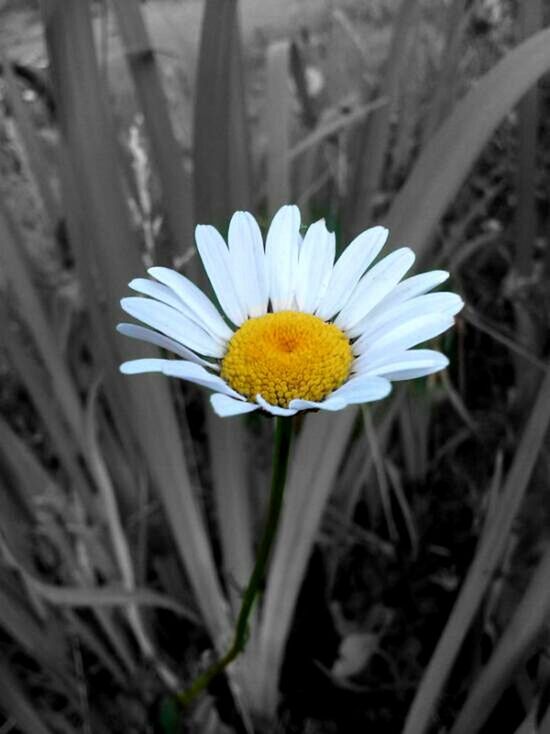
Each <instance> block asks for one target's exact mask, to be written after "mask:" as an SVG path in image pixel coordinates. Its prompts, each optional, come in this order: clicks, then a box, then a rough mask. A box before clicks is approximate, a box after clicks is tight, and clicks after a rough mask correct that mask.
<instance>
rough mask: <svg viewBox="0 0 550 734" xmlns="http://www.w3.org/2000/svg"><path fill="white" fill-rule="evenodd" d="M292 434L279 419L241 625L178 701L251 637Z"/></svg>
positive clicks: (185, 701)
mask: <svg viewBox="0 0 550 734" xmlns="http://www.w3.org/2000/svg"><path fill="white" fill-rule="evenodd" d="M291 436H292V420H291V419H290V418H276V419H275V445H274V448H273V474H272V479H271V494H270V497H269V509H268V513H267V521H266V525H265V529H264V533H263V536H262V539H261V541H260V547H259V548H258V555H257V557H256V563H255V565H254V570H253V571H252V575H251V577H250V580H249V582H248V586H247V587H246V590H245V592H244V595H243V600H242V604H241V609H240V611H239V616H238V617H237V624H236V625H235V634H234V637H233V642H232V644H231V647H230V648H229V650H228V651H227V652H226V653H225V655H223V657H221V658H219V660H217V661H216V662H215V663H213V664H212V665H211V666H210V667H209V668H207V669H206V670H205V671H204V673H202V674H201V675H199V677H198V678H196V679H195V681H194V682H193V683H192V684H191V686H190V687H189V688H187V689H186V690H185V691H182V692H181V693H179V694H178V700H179V701H180V703H181V704H182V705H183V706H188V705H189V704H190V703H191V702H192V701H193V700H194V699H195V698H196V697H197V696H198V695H199V693H201V691H203V690H204V689H205V688H206V687H207V686H208V685H209V684H210V682H211V681H212V680H213V679H214V678H215V677H216V676H217V675H219V674H220V673H221V672H222V671H223V670H224V669H225V668H226V667H227V666H228V665H229V664H230V663H232V662H233V660H235V658H236V657H237V656H238V655H240V653H241V652H242V651H243V650H244V648H245V645H246V641H247V638H248V619H249V617H250V613H251V612H252V608H253V606H254V602H255V600H256V597H257V596H258V593H259V591H260V588H261V586H262V583H263V580H264V577H265V573H266V567H267V562H268V560H269V554H270V552H271V548H272V546H273V541H274V539H275V535H276V533H277V526H278V524H279V517H280V515H281V508H282V506H283V494H284V489H285V481H286V471H287V466H288V456H289V449H290V440H291Z"/></svg>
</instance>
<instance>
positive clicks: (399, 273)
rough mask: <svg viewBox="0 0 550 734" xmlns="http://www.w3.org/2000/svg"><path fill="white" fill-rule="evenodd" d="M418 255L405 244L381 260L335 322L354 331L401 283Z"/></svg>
mask: <svg viewBox="0 0 550 734" xmlns="http://www.w3.org/2000/svg"><path fill="white" fill-rule="evenodd" d="M414 259H415V255H414V252H413V251H412V250H411V249H409V248H408V247H402V248H400V249H399V250H396V251H395V252H392V253H391V254H390V255H388V256H387V257H385V258H384V259H383V260H380V262H379V263H377V264H376V265H375V266H374V267H373V268H371V269H370V270H369V271H368V272H367V273H366V274H365V275H364V276H363V277H362V278H361V280H360V281H359V283H358V284H357V286H356V288H355V290H354V291H353V293H352V294H351V296H350V299H349V301H348V303H347V304H346V306H344V308H343V309H342V311H340V313H339V314H338V317H337V318H336V321H335V322H334V323H335V324H336V325H337V326H339V327H340V328H341V329H345V330H346V331H348V333H350V335H351V329H353V327H354V326H355V325H356V324H357V323H358V322H359V321H361V319H363V318H364V317H365V316H366V315H367V314H368V313H369V311H371V310H372V309H373V308H374V307H375V306H376V305H377V304H378V303H379V302H380V301H381V300H382V298H384V296H386V295H387V294H388V293H389V292H390V291H391V290H392V288H394V287H395V286H396V285H397V283H399V281H400V280H401V278H402V277H403V276H404V275H405V273H406V272H407V270H409V268H411V266H412V264H413V263H414Z"/></svg>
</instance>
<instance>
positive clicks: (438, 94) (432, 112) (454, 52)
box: [423, 0, 466, 143]
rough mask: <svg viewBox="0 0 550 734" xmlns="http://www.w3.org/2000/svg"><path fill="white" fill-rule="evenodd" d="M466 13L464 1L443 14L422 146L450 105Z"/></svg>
mask: <svg viewBox="0 0 550 734" xmlns="http://www.w3.org/2000/svg"><path fill="white" fill-rule="evenodd" d="M465 10H466V0H453V1H452V2H451V4H450V5H449V7H448V8H447V11H446V13H447V18H446V24H445V36H444V39H443V43H442V46H441V48H442V53H441V57H442V58H441V63H440V67H439V71H438V74H437V79H436V80H435V83H434V86H435V94H434V95H433V98H432V101H431V104H430V109H429V112H428V119H427V120H426V124H425V126H424V130H423V138H424V143H429V141H430V138H431V137H432V136H433V134H434V132H435V131H436V130H437V128H438V127H439V125H440V124H441V123H442V122H443V120H444V119H445V117H446V116H447V114H448V112H449V109H450V107H451V106H452V103H453V97H454V95H455V92H456V87H457V78H459V65H460V59H461V56H460V47H461V44H462V40H463V37H464V29H465V27H466V17H465Z"/></svg>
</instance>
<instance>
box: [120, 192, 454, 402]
mask: <svg viewBox="0 0 550 734" xmlns="http://www.w3.org/2000/svg"><path fill="white" fill-rule="evenodd" d="M387 237H388V231H387V230H386V229H384V227H373V228H372V229H368V230H366V231H365V232H363V233H362V234H360V235H359V236H358V237H356V238H355V239H354V240H353V242H352V243H351V244H350V245H348V247H347V248H346V249H345V250H344V252H343V253H342V254H341V255H340V257H339V258H338V260H337V261H336V263H335V262H334V257H335V237H334V234H333V233H331V232H328V230H327V229H326V227H325V223H324V221H323V220H321V221H319V222H315V223H314V224H312V225H311V226H310V227H309V228H308V230H307V232H306V234H305V236H304V238H303V239H302V237H301V236H300V212H299V210H298V208H297V207H295V206H283V207H282V208H281V209H280V210H279V211H278V212H277V214H276V215H275V217H274V218H273V222H272V223H271V226H270V228H269V231H268V233H267V239H266V243H265V250H264V245H263V240H262V235H261V232H260V229H259V227H258V225H257V223H256V220H255V219H254V217H253V216H252V215H251V214H248V213H247V212H236V214H234V215H233V217H232V219H231V223H230V225H229V237H228V240H229V247H228V246H227V245H226V243H225V241H224V240H223V238H222V237H221V235H220V234H219V233H218V232H217V230H216V229H214V227H210V226H204V225H199V226H198V227H197V229H196V240H197V247H198V251H199V254H200V256H201V258H202V262H203V265H204V267H205V270H206V272H207V274H208V277H209V279H210V282H211V284H212V287H213V289H214V292H215V294H216V297H217V299H218V301H219V304H220V307H221V309H222V311H223V315H222V313H220V311H219V310H218V309H217V308H216V306H214V304H213V303H212V302H211V301H210V299H209V298H207V297H206V296H205V295H204V293H203V292H202V291H201V290H200V289H199V288H197V287H196V286H195V285H194V284H193V283H192V282H191V281H190V280H188V279H187V278H186V277H184V276H183V275H180V274H179V273H177V272H176V271H174V270H170V269H168V268H162V267H155V268H151V269H150V270H149V274H150V275H151V276H152V278H153V279H154V280H147V279H143V278H137V279H136V280H133V281H132V282H131V283H130V287H131V288H132V289H133V290H135V291H137V292H138V293H141V294H143V295H142V296H139V297H132V298H124V299H122V301H121V304H122V308H123V309H124V310H125V311H126V313H128V314H130V316H133V317H134V318H135V319H138V320H139V321H142V322H143V323H144V324H147V326H149V327H151V328H150V329H148V328H145V327H143V326H137V325H135V324H119V326H118V330H119V331H120V332H121V333H122V334H125V335H126V336H130V337H133V338H135V339H141V340H143V341H147V342H150V343H151V344H155V345H157V346H159V347H162V348H163V349H166V350H168V351H171V352H173V353H174V354H176V355H177V356H178V357H179V359H137V360H133V361H131V362H125V363H124V364H123V365H121V368H120V369H121V371H122V372H124V373H125V374H138V373H142V372H162V373H163V374H165V375H169V376H171V377H179V378H181V379H184V380H189V381H190V382H195V383H197V384H199V385H203V386H204V387H207V388H209V389H210V390H213V391H214V394H213V395H212V396H211V398H210V400H211V402H212V406H213V408H214V410H215V411H216V413H218V415H221V416H229V415H237V414H239V413H249V412H251V411H253V410H258V409H260V408H262V409H264V410H266V411H267V412H269V413H272V414H273V415H294V414H295V413H296V412H298V411H300V410H309V409H321V410H330V411H334V410H341V409H342V408H345V407H346V406H348V405H352V404H356V403H366V402H370V401H374V400H379V399H381V398H384V397H386V396H387V395H388V393H389V392H390V391H391V383H390V380H406V379H410V378H413V377H422V376H424V375H429V374H430V373H432V372H437V371H438V370H441V369H443V368H444V367H446V366H447V364H448V360H447V358H446V357H445V356H444V355H443V354H440V353H439V352H436V351H432V350H430V349H412V347H415V346H416V345H417V344H421V343H422V342H426V341H428V340H430V339H433V338H434V337H436V336H438V335H439V334H441V333H442V332H444V331H446V330H447V329H448V328H449V327H451V326H452V325H453V323H454V319H453V316H454V315H455V314H456V313H458V311H460V309H461V308H462V306H463V303H462V300H461V298H460V297H459V296H458V295H456V294H455V293H442V292H437V293H428V291H430V290H432V289H433V288H435V287H436V286H438V285H440V284H441V283H442V282H443V281H444V280H446V279H447V278H448V273H446V272H444V271H441V270H434V271H431V272H428V273H423V274H421V275H415V276H413V277H410V278H407V279H406V280H402V278H403V277H404V275H405V274H406V273H407V271H408V270H409V269H410V268H411V266H412V264H413V262H414V253H413V252H412V250H410V249H409V248H408V247H403V248H401V249H398V250H395V251H394V252H392V253H391V254H390V255H387V256H386V257H385V258H383V259H381V260H380V261H378V262H377V263H376V265H373V266H372V267H370V266H371V265H372V263H373V262H374V260H375V259H376V258H377V256H378V255H379V253H380V251H381V249H382V247H383V245H384V243H385V242H386V239H387ZM144 296H145V297H144Z"/></svg>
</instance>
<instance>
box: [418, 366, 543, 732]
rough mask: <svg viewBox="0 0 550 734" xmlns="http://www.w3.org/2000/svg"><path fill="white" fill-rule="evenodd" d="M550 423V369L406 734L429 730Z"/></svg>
mask: <svg viewBox="0 0 550 734" xmlns="http://www.w3.org/2000/svg"><path fill="white" fill-rule="evenodd" d="M549 424H550V370H547V372H546V376H545V378H544V381H543V383H542V385H541V387H540V389H539V392H538V395H537V399H536V401H535V402H534V405H533V408H532V410H531V415H530V416H529V418H528V421H527V424H526V426H525V429H524V431H523V434H522V436H521V441H520V443H519V446H518V448H517V451H516V453H515V456H514V460H513V463H512V465H511V467H510V471H509V472H508V475H507V477H506V481H505V484H504V487H503V490H502V494H501V498H500V503H499V507H498V510H497V511H496V512H495V516H494V518H493V522H492V523H491V524H490V526H489V527H488V528H487V531H486V533H485V535H484V536H483V538H482V539H481V541H480V544H479V548H478V550H477V552H476V554H475V557H474V560H473V561H472V564H471V566H470V569H469V571H468V574H467V576H466V579H465V581H464V583H463V585H462V588H461V591H460V594H459V596H458V599H457V600H456V602H455V605H454V607H453V610H452V612H451V616H450V617H449V620H448V621H447V624H446V626H445V629H444V631H443V634H442V635H441V637H440V638H439V641H438V643H437V647H436V649H435V652H434V653H433V655H432V658H431V660H430V663H429V665H428V668H427V670H426V672H425V674H424V677H423V679H422V682H421V684H420V687H419V689H418V691H417V693H416V696H415V698H414V701H413V704H412V706H411V709H410V711H409V714H408V716H407V721H406V724H405V729H404V734H423V732H425V731H426V729H427V728H428V726H429V725H430V721H431V718H432V716H433V714H434V710H435V707H436V704H437V701H438V699H439V696H440V693H441V691H442V689H443V686H444V685H445V682H446V680H447V678H448V676H449V674H450V672H451V669H452V666H453V664H454V661H455V659H456V656H457V654H458V652H459V649H460V646H461V644H462V642H463V640H464V637H465V635H466V633H467V631H468V629H469V627H470V625H471V623H472V620H473V618H474V616H475V614H476V612H477V610H478V608H479V605H480V604H481V601H482V599H483V597H484V595H485V592H486V590H487V586H488V584H489V582H490V580H491V578H492V576H493V574H494V573H495V571H496V569H497V568H498V565H499V563H500V561H501V558H502V554H503V552H504V550H505V548H506V544H507V542H508V538H509V534H510V531H511V528H512V524H513V522H514V519H515V517H516V515H517V512H518V510H519V508H520V506H521V502H522V500H523V497H524V494H525V491H526V489H527V485H528V483H529V479H530V477H531V474H532V472H533V469H534V466H535V463H536V460H537V457H538V454H539V451H540V449H541V447H542V444H543V441H544V438H545V435H546V432H547V430H548V426H549Z"/></svg>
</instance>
